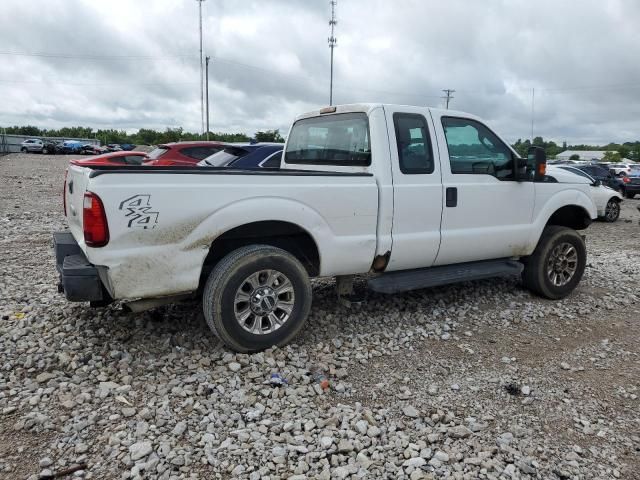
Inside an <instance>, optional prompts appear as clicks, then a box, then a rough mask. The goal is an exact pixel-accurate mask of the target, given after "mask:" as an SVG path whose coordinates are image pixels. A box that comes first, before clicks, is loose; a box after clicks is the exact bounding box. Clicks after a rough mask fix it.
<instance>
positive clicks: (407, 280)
mask: <svg viewBox="0 0 640 480" xmlns="http://www.w3.org/2000/svg"><path fill="white" fill-rule="evenodd" d="M523 268H524V266H523V265H522V264H521V263H520V262H516V261H515V260H509V259H501V260H487V261H482V262H469V263H459V264H455V265H445V266H442V267H430V268H420V269H416V270H404V271H401V272H389V273H385V274H383V275H380V276H379V277H376V278H372V279H370V280H369V281H368V284H369V288H370V289H371V290H373V291H374V292H379V293H398V292H405V291H407V290H418V289H421V288H430V287H438V286H440V285H448V284H451V283H458V282H464V281H468V280H483V279H485V278H492V277H501V276H505V275H519V274H520V273H522V270H523Z"/></svg>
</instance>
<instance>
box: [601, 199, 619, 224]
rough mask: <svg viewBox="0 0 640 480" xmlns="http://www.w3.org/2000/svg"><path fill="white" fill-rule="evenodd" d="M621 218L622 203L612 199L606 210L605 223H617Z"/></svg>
mask: <svg viewBox="0 0 640 480" xmlns="http://www.w3.org/2000/svg"><path fill="white" fill-rule="evenodd" d="M619 217H620V202H619V201H618V199H617V198H610V199H609V201H608V202H607V206H606V207H605V210H604V221H605V222H610V223H611V222H615V221H616V220H618V218H619Z"/></svg>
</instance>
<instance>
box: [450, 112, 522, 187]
mask: <svg viewBox="0 0 640 480" xmlns="http://www.w3.org/2000/svg"><path fill="white" fill-rule="evenodd" d="M442 127H443V129H444V133H445V137H446V139H447V148H448V149H449V163H450V165H451V173H453V174H473V175H492V176H494V177H496V178H498V179H499V180H513V178H514V176H513V165H514V158H513V153H512V152H511V150H510V149H509V147H507V146H506V145H505V144H504V143H503V142H502V141H501V140H500V139H499V138H498V137H497V136H496V135H495V134H494V133H493V132H492V131H491V130H489V129H488V128H487V127H486V126H484V125H483V124H481V123H480V122H476V121H475V120H471V119H468V118H456V117H442Z"/></svg>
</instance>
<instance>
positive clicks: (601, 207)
mask: <svg viewBox="0 0 640 480" xmlns="http://www.w3.org/2000/svg"><path fill="white" fill-rule="evenodd" d="M576 175H577V176H579V177H580V178H576ZM547 176H548V177H551V178H554V179H555V180H556V181H558V182H560V183H575V182H577V181H578V182H581V183H590V184H591V188H590V193H591V197H592V198H593V202H594V203H595V205H596V208H597V210H598V218H600V219H602V220H604V221H605V222H615V221H616V220H618V217H620V202H622V195H621V194H620V193H619V192H616V191H615V190H614V189H612V188H609V187H606V186H604V185H602V183H601V182H600V181H599V180H594V178H593V177H591V176H590V175H589V174H588V173H586V172H583V171H582V170H580V169H579V168H575V167H572V166H570V165H558V166H555V165H549V166H548V168H547Z"/></svg>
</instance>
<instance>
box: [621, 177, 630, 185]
mask: <svg viewBox="0 0 640 480" xmlns="http://www.w3.org/2000/svg"><path fill="white" fill-rule="evenodd" d="M630 181H631V179H630V178H629V177H627V176H626V175H625V176H624V177H622V183H629V182H630Z"/></svg>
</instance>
